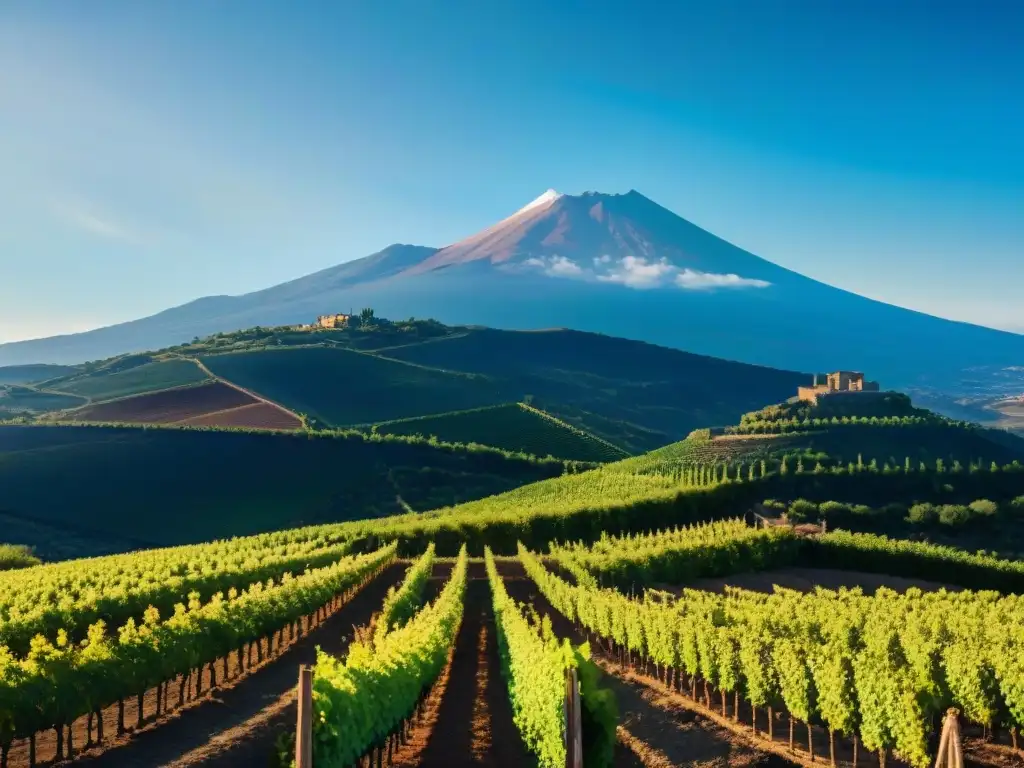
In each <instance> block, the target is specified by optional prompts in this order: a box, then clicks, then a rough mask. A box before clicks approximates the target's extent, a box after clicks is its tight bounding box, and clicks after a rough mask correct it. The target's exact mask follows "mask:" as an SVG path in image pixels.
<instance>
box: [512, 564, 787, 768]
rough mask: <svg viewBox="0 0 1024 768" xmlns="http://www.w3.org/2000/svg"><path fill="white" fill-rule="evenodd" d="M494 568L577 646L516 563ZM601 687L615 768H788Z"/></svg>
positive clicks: (646, 697) (627, 689)
mask: <svg viewBox="0 0 1024 768" xmlns="http://www.w3.org/2000/svg"><path fill="white" fill-rule="evenodd" d="M499 570H500V571H501V574H502V577H503V578H504V580H505V587H506V589H508V593H509V595H511V596H512V598H513V599H515V600H516V601H518V602H522V603H526V604H528V605H533V606H534V608H536V610H537V612H538V613H540V614H542V615H543V614H547V615H548V616H550V617H551V622H552V627H553V628H554V630H555V634H557V635H558V636H559V637H568V638H570V639H571V640H572V642H573V643H580V642H583V640H584V639H585V638H583V637H582V636H581V635H580V633H579V632H578V631H577V630H576V628H575V627H574V626H573V624H572V622H570V621H569V620H568V619H566V618H565V617H564V616H562V614H560V613H558V612H557V611H556V610H554V608H553V607H552V606H551V604H550V603H549V602H548V601H547V599H546V598H545V597H544V596H543V595H541V594H540V592H539V591H538V590H537V586H536V584H534V583H533V581H532V580H531V579H530V578H529V577H528V576H527V575H526V572H525V571H524V570H523V567H522V565H521V564H520V563H518V562H512V561H507V562H503V563H500V565H499ZM591 653H592V656H593V657H594V658H595V660H597V661H599V662H600V661H601V659H602V653H601V649H600V648H596V647H592V648H591ZM603 684H604V685H607V686H609V687H610V688H611V689H612V691H614V693H615V698H616V701H617V702H618V706H619V723H620V724H621V727H620V732H619V736H620V745H619V752H618V753H617V754H616V766H617V767H618V766H626V765H636V764H637V763H639V764H640V765H644V766H646V767H647V768H668V767H669V766H683V765H685V766H699V767H701V768H739V767H741V766H755V765H757V766H775V765H777V766H787V765H788V763H787V762H786V761H784V760H781V759H779V758H776V757H774V756H770V755H767V754H765V753H763V752H761V751H759V750H756V749H753V748H752V747H751V746H750V745H749V744H747V743H746V742H745V741H744V740H742V739H740V738H738V737H737V736H736V735H735V734H733V733H730V732H729V731H728V730H726V729H724V728H722V727H720V726H718V725H716V724H715V723H713V722H711V721H708V720H706V719H704V718H701V717H700V716H699V715H697V714H695V713H693V712H691V711H689V710H687V709H685V708H683V707H680V706H678V705H677V704H675V703H674V702H673V701H672V700H671V698H670V697H668V696H663V695H659V694H658V693H657V692H656V691H651V690H649V689H648V688H646V687H645V686H643V685H642V684H640V683H637V682H635V681H631V680H628V679H625V678H623V677H619V676H616V675H611V674H609V675H605V676H604V678H603ZM622 742H625V744H627V745H628V748H627V747H626V746H625V745H623V743H622ZM630 761H632V762H630Z"/></svg>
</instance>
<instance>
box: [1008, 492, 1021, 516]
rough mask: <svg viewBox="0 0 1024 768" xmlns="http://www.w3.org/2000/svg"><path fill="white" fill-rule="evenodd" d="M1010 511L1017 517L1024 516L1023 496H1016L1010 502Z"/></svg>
mask: <svg viewBox="0 0 1024 768" xmlns="http://www.w3.org/2000/svg"><path fill="white" fill-rule="evenodd" d="M1010 509H1011V510H1012V511H1014V512H1016V513H1017V514H1018V515H1021V514H1024V496H1018V497H1017V498H1016V499H1014V500H1013V501H1011V502H1010Z"/></svg>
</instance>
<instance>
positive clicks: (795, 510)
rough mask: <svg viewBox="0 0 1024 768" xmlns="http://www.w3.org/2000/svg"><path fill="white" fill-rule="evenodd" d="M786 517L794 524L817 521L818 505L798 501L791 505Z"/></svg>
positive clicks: (811, 502)
mask: <svg viewBox="0 0 1024 768" xmlns="http://www.w3.org/2000/svg"><path fill="white" fill-rule="evenodd" d="M786 516H787V517H788V518H789V519H790V520H792V521H793V522H794V523H800V522H803V521H804V520H815V519H817V517H818V505H817V504H815V503H814V502H813V501H807V499H797V500H796V501H794V502H793V503H792V504H790V505H789V511H788V512H787V513H786Z"/></svg>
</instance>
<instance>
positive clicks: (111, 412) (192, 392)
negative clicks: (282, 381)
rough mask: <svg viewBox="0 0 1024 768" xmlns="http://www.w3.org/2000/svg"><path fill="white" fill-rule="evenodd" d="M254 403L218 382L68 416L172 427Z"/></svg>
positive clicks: (154, 393) (172, 390)
mask: <svg viewBox="0 0 1024 768" xmlns="http://www.w3.org/2000/svg"><path fill="white" fill-rule="evenodd" d="M255 402H256V400H255V399H253V398H252V397H250V396H249V395H247V394H245V393H244V392H242V391H240V390H238V389H235V388H234V387H229V386H228V385H227V384H223V383H221V382H219V381H215V382H211V383H209V384H201V385H199V386H196V387H178V388H176V389H165V390H164V391H162V392H153V393H151V394H148V395H136V396H135V397H126V398H124V399H122V400H113V401H111V402H109V403H99V404H97V405H90V406H87V407H86V408H83V409H81V410H78V411H75V412H74V413H73V414H70V415H69V416H68V418H69V419H73V420H75V421H118V422H127V423H136V424H173V423H175V422H179V421H182V420H184V419H190V418H193V417H195V416H201V415H203V414H207V413H215V412H217V411H224V410H227V409H229V408H239V407H241V406H243V405H251V404H253V403H255Z"/></svg>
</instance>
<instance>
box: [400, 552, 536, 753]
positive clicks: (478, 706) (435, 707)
mask: <svg viewBox="0 0 1024 768" xmlns="http://www.w3.org/2000/svg"><path fill="white" fill-rule="evenodd" d="M450 570H451V565H450V564H448V563H439V564H438V565H437V566H436V567H435V569H434V576H435V578H437V577H438V576H439V575H442V574H443V576H442V578H447V573H449V572H450ZM468 578H469V582H468V584H467V585H466V597H465V601H466V607H465V613H464V615H463V619H462V626H461V627H460V629H459V635H458V637H457V638H456V641H455V653H454V656H453V657H452V663H451V665H450V666H449V668H448V670H447V671H446V674H447V679H443V680H442V681H441V682H442V684H441V685H438V686H437V687H436V688H435V690H434V695H433V696H432V697H431V699H430V700H429V701H428V706H427V714H426V717H425V719H424V722H423V725H422V726H421V727H419V728H417V729H416V730H415V731H414V733H413V738H412V740H411V741H410V743H409V744H407V745H406V746H405V747H402V748H401V749H400V750H399V752H398V754H397V756H396V757H397V760H396V763H395V764H396V765H397V766H401V767H402V768H414V766H420V767H421V768H449V767H452V768H458V767H459V766H467V767H468V766H508V768H519V767H520V766H524V765H529V764H530V757H529V753H528V752H527V751H526V748H525V747H524V746H523V743H522V739H521V738H520V736H519V731H518V730H517V729H516V726H515V723H514V722H513V719H512V707H511V704H510V703H509V700H508V693H507V691H506V688H505V681H504V679H503V678H502V676H501V660H500V658H499V656H498V639H497V635H496V634H495V627H494V620H493V615H492V609H491V593H490V588H489V587H488V584H487V572H486V570H485V569H484V564H483V563H482V562H473V563H471V564H470V567H469V574H468Z"/></svg>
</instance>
